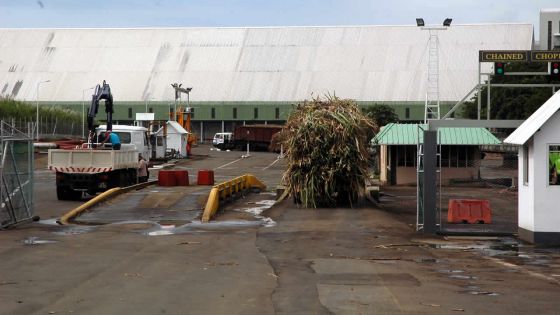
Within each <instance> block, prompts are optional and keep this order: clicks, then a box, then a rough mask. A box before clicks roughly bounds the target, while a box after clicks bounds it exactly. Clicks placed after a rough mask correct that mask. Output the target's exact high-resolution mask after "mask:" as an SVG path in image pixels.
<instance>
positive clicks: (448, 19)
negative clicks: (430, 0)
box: [443, 18, 453, 26]
mask: <svg viewBox="0 0 560 315" xmlns="http://www.w3.org/2000/svg"><path fill="white" fill-rule="evenodd" d="M451 21H453V19H450V18H447V19H445V20H444V21H443V26H451Z"/></svg>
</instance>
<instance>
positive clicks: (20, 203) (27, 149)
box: [0, 121, 34, 228]
mask: <svg viewBox="0 0 560 315" xmlns="http://www.w3.org/2000/svg"><path fill="white" fill-rule="evenodd" d="M33 158H34V156H33V140H32V139H31V138H30V137H29V135H28V134H26V133H24V132H22V131H20V130H18V129H16V128H14V127H13V126H11V125H9V124H7V123H5V122H4V121H0V198H1V200H0V228H4V227H7V226H10V225H14V224H18V223H21V222H25V221H28V220H30V219H31V218H32V217H33V165H34V163H33Z"/></svg>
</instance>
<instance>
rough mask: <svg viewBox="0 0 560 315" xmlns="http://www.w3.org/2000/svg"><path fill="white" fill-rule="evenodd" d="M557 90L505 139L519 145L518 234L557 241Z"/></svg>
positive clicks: (559, 201)
mask: <svg viewBox="0 0 560 315" xmlns="http://www.w3.org/2000/svg"><path fill="white" fill-rule="evenodd" d="M559 109H560V93H556V94H554V95H553V96H552V97H551V98H550V99H549V100H548V101H546V103H544V104H543V105H542V106H541V107H540V108H539V109H538V110H537V111H536V112H535V113H533V115H531V117H529V118H528V119H527V120H526V121H524V122H523V124H521V126H519V128H517V129H516V130H515V131H514V132H513V133H512V134H511V135H510V136H509V137H508V138H507V139H505V140H504V143H510V144H516V145H519V146H520V147H519V200H518V209H519V214H518V218H519V222H518V225H519V237H520V238H521V239H522V240H524V241H527V242H530V243H534V244H538V245H560V176H559V175H560V173H559V172H560V113H559V112H558V110H559Z"/></svg>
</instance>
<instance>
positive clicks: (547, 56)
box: [531, 50, 560, 62]
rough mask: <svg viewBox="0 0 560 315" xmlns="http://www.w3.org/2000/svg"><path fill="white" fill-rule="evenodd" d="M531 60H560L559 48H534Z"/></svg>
mask: <svg viewBox="0 0 560 315" xmlns="http://www.w3.org/2000/svg"><path fill="white" fill-rule="evenodd" d="M531 61H533V62H560V51H559V50H552V51H548V50H542V51H539V50H534V51H531Z"/></svg>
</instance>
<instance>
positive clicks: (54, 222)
mask: <svg viewBox="0 0 560 315" xmlns="http://www.w3.org/2000/svg"><path fill="white" fill-rule="evenodd" d="M37 223H38V224H44V225H56V226H60V224H58V218H53V219H46V220H39V221H37Z"/></svg>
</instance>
